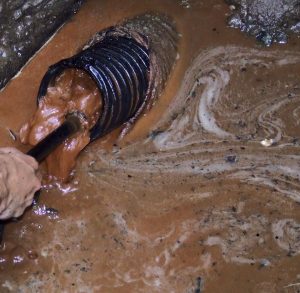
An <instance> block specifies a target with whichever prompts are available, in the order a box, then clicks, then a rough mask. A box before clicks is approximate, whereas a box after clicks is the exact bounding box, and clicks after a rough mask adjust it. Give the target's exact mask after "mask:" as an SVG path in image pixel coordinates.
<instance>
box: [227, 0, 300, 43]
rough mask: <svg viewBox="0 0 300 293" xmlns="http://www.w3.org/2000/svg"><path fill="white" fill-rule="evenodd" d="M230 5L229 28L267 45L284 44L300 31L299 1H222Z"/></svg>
mask: <svg viewBox="0 0 300 293" xmlns="http://www.w3.org/2000/svg"><path fill="white" fill-rule="evenodd" d="M225 1H226V2H227V3H228V4H229V5H232V6H231V8H233V13H232V15H231V16H230V18H229V25H230V26H231V27H234V28H239V29H240V30H242V31H243V32H247V33H248V34H250V35H253V36H255V37H256V39H258V40H259V41H262V42H263V43H264V44H265V45H266V46H270V45H271V44H272V43H273V42H278V43H283V44H284V43H286V42H287V40H288V35H289V34H290V33H299V31H300V0H225Z"/></svg>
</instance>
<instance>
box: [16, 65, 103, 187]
mask: <svg viewBox="0 0 300 293" xmlns="http://www.w3.org/2000/svg"><path fill="white" fill-rule="evenodd" d="M101 112H102V98H101V94H100V92H99V89H98V87H97V85H96V83H95V82H94V81H93V79H92V78H91V77H90V76H89V75H88V74H87V73H86V72H84V71H82V70H79V69H67V70H65V71H64V72H62V74H60V75H59V76H58V77H57V78H56V79H55V81H54V82H53V85H52V86H49V87H48V89H47V93H46V95H45V96H44V97H42V98H41V99H40V101H39V104H38V108H37V110H36V112H35V113H34V115H33V117H32V118H31V119H30V121H29V122H27V123H25V124H24V125H23V126H22V128H21V129H20V140H21V142H22V143H23V144H29V145H31V146H35V145H36V144H38V143H39V142H40V141H41V140H43V139H44V138H45V137H46V136H47V135H49V134H50V133H51V132H53V131H54V130H55V129H57V128H58V127H59V126H61V125H62V123H63V122H64V121H65V117H66V116H67V115H68V114H72V113H78V114H77V115H78V116H79V115H81V116H82V118H81V131H80V132H79V133H76V134H75V135H73V136H72V137H69V138H67V139H66V140H65V141H64V142H63V144H62V145H60V146H59V147H58V148H57V149H56V150H55V151H54V152H52V153H51V154H50V155H49V156H48V157H47V159H46V162H47V171H48V175H49V177H52V179H53V180H60V181H62V182H64V181H68V179H70V178H69V177H70V173H71V171H72V170H73V168H74V167H75V162H76V158H77V156H78V155H79V153H80V152H81V151H82V150H83V149H84V148H85V147H86V146H87V145H88V143H89V142H90V129H91V128H93V127H94V125H95V124H96V122H97V120H98V119H99V116H100V115H101ZM48 179H49V178H48Z"/></svg>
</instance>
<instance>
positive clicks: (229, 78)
mask: <svg viewBox="0 0 300 293" xmlns="http://www.w3.org/2000/svg"><path fill="white" fill-rule="evenodd" d="M153 10H155V11H160V12H166V11H168V14H170V16H172V17H173V18H174V20H175V22H176V26H177V29H178V32H179V34H180V36H181V37H180V40H179V47H178V57H177V59H178V60H177V63H176V65H175V67H174V69H173V71H172V74H171V77H170V79H169V81H168V82H167V86H166V90H165V91H164V94H163V95H162V96H161V97H160V98H159V99H158V100H157V102H156V104H155V105H154V106H153V108H152V109H151V111H149V112H148V113H147V114H146V115H143V117H141V118H140V119H139V120H138V121H137V122H136V124H135V125H134V127H133V129H132V130H131V131H130V132H129V133H128V134H127V135H126V136H125V137H124V138H123V139H122V140H117V137H118V135H119V133H118V132H114V133H112V134H110V135H108V136H106V137H104V138H103V139H101V140H97V141H95V142H93V143H92V144H90V145H89V146H88V147H87V148H86V149H85V150H84V152H83V153H82V154H81V155H80V156H79V159H78V164H77V167H76V173H75V179H74V181H73V184H71V185H66V186H61V188H60V189H58V188H55V187H53V189H51V190H49V189H48V190H43V191H42V194H41V200H40V202H39V203H38V204H36V205H35V206H34V208H33V209H32V210H29V211H28V212H27V213H26V214H25V216H24V217H23V218H22V219H21V220H20V221H18V222H15V223H11V224H9V225H8V226H7V231H6V234H5V238H4V241H3V246H2V248H1V251H0V284H1V290H2V291H3V292H10V291H18V290H19V291H24V292H32V291H49V292H54V291H62V290H66V291H69V292H284V293H286V292H297V290H299V282H300V275H299V274H300V265H299V263H300V259H299V257H300V256H299V255H300V241H299V238H300V228H299V227H300V213H299V202H300V183H299V182H300V178H299V174H300V173H299V171H300V170H299V168H300V163H299V162H300V161H299V147H300V146H299V143H300V142H299V130H300V129H299V128H300V124H299V119H300V118H299V115H300V114H299V113H300V110H299V108H300V100H299V99H300V86H299V85H300V76H299V74H298V72H299V70H300V54H299V48H300V42H299V40H298V39H296V38H293V37H292V38H291V40H290V42H289V43H288V44H287V45H286V46H279V45H276V44H275V45H274V46H273V47H272V49H270V48H263V49H262V48H261V47H259V46H258V45H257V43H256V42H255V40H254V39H253V38H249V37H247V36H246V35H243V34H240V33H239V32H238V31H237V30H232V29H231V28H229V27H227V24H226V22H225V20H224V16H226V15H229V14H230V10H229V8H228V5H226V4H225V3H224V2H223V1H221V0H213V1H171V0H170V1H164V2H163V3H162V1H158V0H157V1H143V2H141V1H130V0H128V1H124V2H120V1H112V0H110V1H103V2H102V6H101V7H100V6H99V2H98V1H88V2H87V3H86V4H85V5H84V6H83V8H82V10H81V11H80V12H79V13H78V14H77V15H76V17H75V19H74V22H73V23H70V24H68V25H67V26H65V27H64V29H63V30H62V31H60V32H59V34H57V35H56V37H55V38H54V39H53V40H52V42H50V43H49V44H48V46H47V47H45V48H44V49H43V50H42V51H41V52H40V53H39V54H38V55H37V56H36V57H35V58H34V59H33V60H32V62H31V63H30V64H29V65H28V66H27V67H26V68H25V69H24V71H23V73H22V74H21V75H20V76H19V77H18V79H15V80H14V81H13V82H12V83H11V84H10V85H9V86H8V87H7V88H6V90H5V91H4V92H2V93H1V94H0V99H1V108H0V112H1V113H0V114H1V115H0V126H1V128H0V136H1V139H2V140H1V143H2V144H3V145H6V146H7V145H10V146H17V147H20V148H21V149H23V150H26V148H25V147H24V146H21V145H20V143H19V142H18V140H16V141H14V140H13V139H12V138H11V136H10V132H9V130H11V131H13V133H17V132H18V129H19V127H20V126H21V124H22V123H23V122H24V121H25V120H26V119H28V117H30V115H32V113H33V111H34V109H35V100H34V97H35V93H36V91H37V89H38V86H39V81H40V79H41V77H42V76H43V73H44V72H45V69H46V68H47V67H48V66H49V64H52V63H54V61H56V60H60V59H62V58H63V57H65V56H70V55H71V54H73V53H74V52H75V51H76V49H77V48H78V47H80V46H81V45H82V44H83V43H84V42H85V41H86V40H87V39H88V38H90V37H91V36H92V35H93V34H95V32H97V31H99V29H103V28H106V27H109V26H111V25H113V24H115V23H116V22H119V21H121V20H123V19H124V18H127V17H131V16H134V15H137V14H140V13H143V12H146V11H153ZM87 18H89V20H90V21H89V23H88V24H87V22H86V19H87ZM78 27H80V28H81V34H80V37H78V38H77V39H76V41H75V42H73V43H72V45H70V44H71V42H70V40H73V37H74V35H76V36H78V35H79V34H78ZM66 44H69V45H68V46H67V45H66ZM33 69H35V72H36V74H35V75H34V76H30V79H29V73H30V72H32V70H33ZM29 80H30V84H28V81H29ZM25 89H26V90H27V94H28V95H29V96H32V100H28V99H26V100H24V98H23V96H22V94H20V91H21V92H22V91H25ZM7 96H10V97H11V100H12V99H13V100H14V101H15V103H16V104H17V105H19V106H18V107H16V109H14V108H12V106H11V102H10V101H8V100H7V99H6V97H7ZM10 108H12V109H13V110H12V112H11V113H10V115H8V114H7V113H6V110H7V109H10ZM20 108H23V109H24V110H23V111H20ZM17 113H18V114H19V115H17Z"/></svg>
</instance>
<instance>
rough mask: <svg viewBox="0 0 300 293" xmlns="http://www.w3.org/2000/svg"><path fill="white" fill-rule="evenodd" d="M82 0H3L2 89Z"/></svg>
mask: <svg viewBox="0 0 300 293" xmlns="http://www.w3.org/2000/svg"><path fill="white" fill-rule="evenodd" d="M82 2H83V0H64V1H60V0H0V89H1V88H3V87H4V86H5V85H6V84H7V82H8V81H9V80H10V79H11V78H12V77H13V76H14V75H15V74H16V73H17V72H18V71H19V70H20V69H21V68H22V66H23V65H24V64H25V63H26V62H27V61H28V59H29V58H30V57H31V56H32V55H33V54H34V53H35V52H36V51H37V50H38V49H39V48H40V47H41V46H42V45H43V44H44V43H45V42H46V41H47V40H48V39H49V37H50V36H51V35H52V34H53V33H54V32H55V31H56V30H57V29H58V28H59V27H60V26H61V25H62V24H63V23H64V22H65V21H66V20H67V19H68V18H69V17H71V16H72V15H73V14H74V13H75V12H76V11H77V10H78V9H79V7H80V5H81V4H82Z"/></svg>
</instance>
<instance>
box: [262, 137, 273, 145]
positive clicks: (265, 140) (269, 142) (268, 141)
mask: <svg viewBox="0 0 300 293" xmlns="http://www.w3.org/2000/svg"><path fill="white" fill-rule="evenodd" d="M274 143H275V140H274V139H273V138H270V139H268V138H265V139H264V140H262V141H261V142H260V144H261V145H262V146H264V147H270V146H272V145H274Z"/></svg>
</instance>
